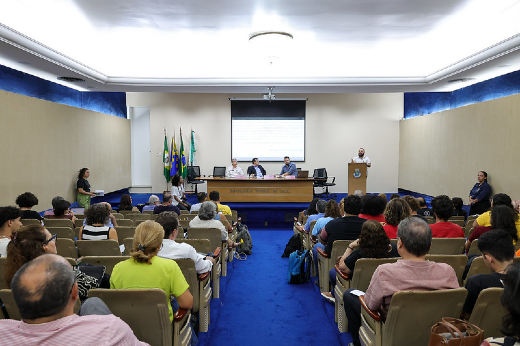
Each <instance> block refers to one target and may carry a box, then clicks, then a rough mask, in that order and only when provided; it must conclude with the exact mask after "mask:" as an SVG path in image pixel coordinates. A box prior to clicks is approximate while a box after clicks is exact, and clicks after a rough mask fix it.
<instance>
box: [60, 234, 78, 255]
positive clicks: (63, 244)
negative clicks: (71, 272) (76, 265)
mask: <svg viewBox="0 0 520 346" xmlns="http://www.w3.org/2000/svg"><path fill="white" fill-rule="evenodd" d="M56 250H57V252H58V255H60V256H63V257H71V258H78V250H76V244H74V241H73V240H72V239H69V238H58V239H56Z"/></svg>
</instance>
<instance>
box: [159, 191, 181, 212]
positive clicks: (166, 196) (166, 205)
mask: <svg viewBox="0 0 520 346" xmlns="http://www.w3.org/2000/svg"><path fill="white" fill-rule="evenodd" d="M172 201H173V196H172V194H171V193H169V192H165V193H163V197H162V204H161V205H157V206H156V207H155V208H154V209H153V213H154V214H160V213H162V212H163V211H173V212H175V213H177V215H181V210H180V209H179V207H177V206H176V205H172Z"/></svg>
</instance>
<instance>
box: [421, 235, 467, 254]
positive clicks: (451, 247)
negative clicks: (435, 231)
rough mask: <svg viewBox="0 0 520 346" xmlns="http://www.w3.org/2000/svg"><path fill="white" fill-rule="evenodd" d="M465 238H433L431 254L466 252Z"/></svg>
mask: <svg viewBox="0 0 520 346" xmlns="http://www.w3.org/2000/svg"><path fill="white" fill-rule="evenodd" d="M465 243H466V239H464V238H433V239H432V245H431V247H430V251H429V252H428V253H429V254H432V255H461V254H463V253H464V244H465Z"/></svg>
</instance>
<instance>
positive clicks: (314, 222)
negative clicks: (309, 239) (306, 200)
mask: <svg viewBox="0 0 520 346" xmlns="http://www.w3.org/2000/svg"><path fill="white" fill-rule="evenodd" d="M316 222H318V220H314V221H311V227H310V228H309V233H312V230H313V229H314V225H315V224H316Z"/></svg>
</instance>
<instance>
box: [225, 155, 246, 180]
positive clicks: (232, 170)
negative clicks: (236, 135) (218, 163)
mask: <svg viewBox="0 0 520 346" xmlns="http://www.w3.org/2000/svg"><path fill="white" fill-rule="evenodd" d="M237 175H244V171H243V170H242V168H240V167H238V162H237V159H233V160H231V166H229V167H228V168H227V169H226V177H228V178H234V177H236V176H237Z"/></svg>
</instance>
